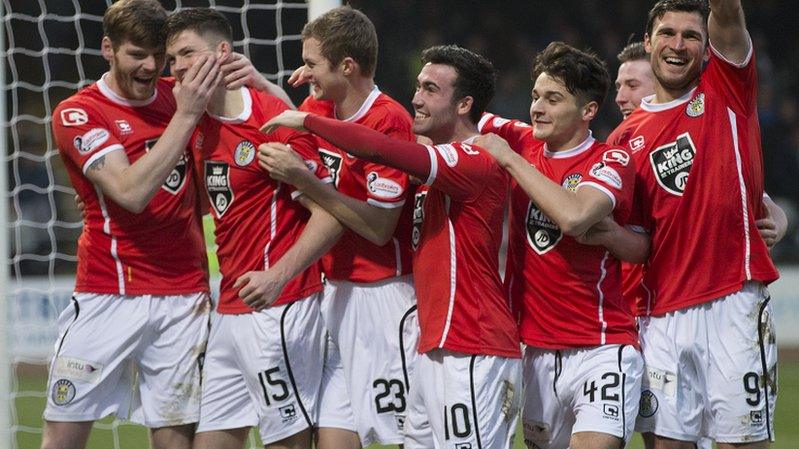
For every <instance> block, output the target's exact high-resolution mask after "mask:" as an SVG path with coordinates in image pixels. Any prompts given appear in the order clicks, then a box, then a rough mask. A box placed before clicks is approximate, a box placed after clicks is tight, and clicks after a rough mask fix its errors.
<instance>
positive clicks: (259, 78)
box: [220, 53, 296, 109]
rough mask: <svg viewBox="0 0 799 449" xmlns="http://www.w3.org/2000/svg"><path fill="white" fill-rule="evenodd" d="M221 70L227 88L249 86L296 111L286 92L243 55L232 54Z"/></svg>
mask: <svg viewBox="0 0 799 449" xmlns="http://www.w3.org/2000/svg"><path fill="white" fill-rule="evenodd" d="M220 68H221V70H222V75H223V76H224V78H223V80H222V81H223V82H224V83H225V87H226V88H228V89H238V88H239V87H241V86H249V87H252V88H254V89H257V90H259V91H261V92H266V93H268V94H270V95H272V96H274V97H277V98H278V99H280V101H282V102H283V103H286V105H287V106H288V107H290V108H291V109H296V107H295V106H294V102H293V101H291V97H289V96H288V94H287V93H286V91H285V90H283V88H282V87H280V86H278V85H277V84H275V83H273V82H271V81H269V80H268V79H266V77H265V76H263V74H261V72H259V71H258V70H257V69H256V68H255V66H254V65H253V64H252V61H250V60H249V59H248V58H247V57H246V56H244V55H242V54H241V53H231V54H230V56H228V58H227V59H225V61H224V62H223V63H222V66H221V67H220Z"/></svg>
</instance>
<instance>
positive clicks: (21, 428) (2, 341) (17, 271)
mask: <svg viewBox="0 0 799 449" xmlns="http://www.w3.org/2000/svg"><path fill="white" fill-rule="evenodd" d="M110 3H111V0H2V11H1V12H0V15H2V18H3V28H4V30H3V31H4V32H3V33H2V34H1V35H0V41H2V46H3V49H4V50H5V56H4V58H3V61H2V65H3V68H2V70H0V77H3V76H4V78H0V85H2V87H3V94H4V95H3V96H2V97H1V98H0V117H2V119H3V120H4V123H3V127H2V130H1V131H0V133H2V135H0V148H2V151H0V155H1V156H2V157H3V159H2V162H3V163H2V165H0V183H2V185H3V188H4V189H5V197H4V198H3V200H2V201H0V232H3V235H2V236H0V257H2V259H0V260H2V261H3V262H4V264H3V266H2V269H0V447H12V448H36V447H39V445H40V441H41V432H42V415H41V414H42V410H43V408H44V404H45V400H46V395H47V392H46V391H45V383H46V376H47V373H46V363H47V362H48V360H49V357H50V354H51V352H52V350H53V344H54V342H55V340H56V337H57V326H56V319H57V317H58V315H59V314H60V312H61V310H62V309H64V307H65V306H66V305H67V304H68V303H69V298H70V296H71V294H72V287H73V285H74V273H75V269H76V249H77V239H78V236H79V235H80V232H81V227H82V222H81V217H80V214H79V213H78V211H77V210H76V207H75V202H74V199H73V196H74V190H73V189H72V186H71V184H70V182H69V179H68V177H67V175H66V172H65V169H64V167H63V164H62V162H61V159H60V157H59V156H58V151H57V149H56V147H55V144H54V142H53V138H52V133H51V131H50V121H51V117H50V112H51V111H52V109H53V108H54V107H55V106H56V105H57V104H58V103H59V102H60V101H61V100H63V99H65V98H67V97H68V96H70V95H72V94H73V93H74V92H75V91H76V90H78V89H80V88H82V87H84V86H87V85H89V84H91V83H92V82H94V81H95V80H97V79H98V78H99V77H100V76H101V75H102V74H103V73H104V72H105V71H106V70H107V67H108V66H107V63H106V61H105V60H103V58H102V56H101V54H100V50H99V48H100V40H101V38H102V18H103V13H104V12H105V9H106V7H107V6H108V5H109V4H110ZM161 3H162V4H163V5H164V7H165V8H166V9H167V10H170V11H171V10H176V9H180V8H187V7H212V8H214V9H216V10H217V11H219V12H221V13H222V14H224V15H225V16H226V17H227V18H228V20H229V21H230V22H231V25H232V26H233V30H234V38H235V42H234V48H235V50H236V51H238V52H241V53H244V54H245V55H246V56H248V57H249V58H250V59H251V60H252V61H253V62H254V64H255V66H256V67H257V68H258V69H259V70H260V71H261V72H263V73H264V74H265V75H266V76H267V77H268V78H269V79H271V80H273V81H276V82H277V83H279V84H281V83H282V82H283V81H285V79H286V78H287V77H288V75H290V74H291V71H292V70H293V69H294V68H296V67H297V65H298V64H299V63H300V54H301V42H300V36H299V33H300V31H301V29H302V26H303V25H304V24H305V22H306V21H307V19H308V17H309V13H310V14H312V17H313V16H315V15H318V14H319V13H321V12H324V11H325V10H327V9H330V8H331V7H334V6H336V5H337V3H339V2H338V1H331V0H325V1H318V0H310V5H308V4H306V2H305V1H304V0H293V1H275V0H270V1H269V0H268V1H249V0H239V1H234V0H221V1H215V0H183V1H182V0H161ZM309 9H310V11H309ZM142 435H146V433H145V431H144V430H143V429H141V428H138V426H133V425H130V424H126V423H122V422H119V421H112V420H110V419H106V420H103V421H101V422H98V423H97V424H95V428H94V430H93V432H92V437H91V439H90V441H89V447H93V448H108V447H114V448H117V449H119V448H125V447H146V445H147V441H146V439H144V440H141V438H142ZM112 444H113V445H112Z"/></svg>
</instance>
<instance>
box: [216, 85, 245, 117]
mask: <svg viewBox="0 0 799 449" xmlns="http://www.w3.org/2000/svg"><path fill="white" fill-rule="evenodd" d="M207 110H208V112H209V113H211V114H213V115H216V116H218V117H226V118H232V117H238V116H239V115H241V113H242V111H244V97H242V95H241V89H233V90H227V89H225V87H224V86H219V87H217V88H216V90H214V93H213V94H211V99H210V101H208V108H207Z"/></svg>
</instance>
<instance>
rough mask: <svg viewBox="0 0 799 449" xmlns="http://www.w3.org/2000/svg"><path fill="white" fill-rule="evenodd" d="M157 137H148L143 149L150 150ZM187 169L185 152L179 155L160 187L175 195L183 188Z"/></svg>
mask: <svg viewBox="0 0 799 449" xmlns="http://www.w3.org/2000/svg"><path fill="white" fill-rule="evenodd" d="M156 142H158V139H150V140H148V141H147V142H146V143H145V144H144V151H146V152H148V153H149V152H150V150H151V149H152V148H153V146H155V144H156ZM187 170H188V165H187V159H186V153H185V152H184V153H183V154H181V155H180V159H178V163H177V164H175V168H173V169H172V171H171V172H170V173H169V176H167V177H166V181H164V185H162V186H161V188H162V189H164V190H166V191H167V192H169V193H171V194H172V195H177V194H178V192H180V189H182V188H183V185H184V184H186V174H187V173H186V172H187Z"/></svg>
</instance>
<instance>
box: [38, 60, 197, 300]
mask: <svg viewBox="0 0 799 449" xmlns="http://www.w3.org/2000/svg"><path fill="white" fill-rule="evenodd" d="M105 76H107V75H103V78H101V79H100V80H99V81H97V82H96V83H94V84H92V85H91V86H89V87H87V88H85V89H83V90H81V91H80V92H78V93H76V94H75V95H73V96H71V97H69V98H68V99H66V100H64V101H62V102H61V103H60V104H59V105H58V107H56V109H55V110H54V111H53V135H54V136H55V141H56V145H57V146H58V149H59V152H60V154H61V158H62V159H63V161H64V165H65V167H66V169H67V173H68V174H69V178H70V180H71V181H72V185H73V186H74V187H75V191H76V192H77V193H78V195H80V197H81V199H82V200H83V203H84V204H85V219H84V226H83V232H81V235H80V238H79V239H78V272H77V279H76V282H75V291H76V292H86V293H110V294H119V295H145V294H151V295H174V294H186V293H193V292H200V291H208V275H207V258H206V254H205V243H204V240H203V234H202V224H201V221H200V215H199V208H198V207H197V198H198V197H197V195H198V193H197V187H196V184H195V180H194V177H193V176H194V174H193V171H192V164H193V161H192V160H191V158H190V157H187V156H188V152H186V153H184V156H183V157H182V158H181V159H180V161H179V162H178V164H177V165H176V166H175V169H174V170H173V171H172V174H171V175H170V176H169V178H167V180H166V182H165V183H164V185H163V186H162V187H161V189H160V190H159V191H158V193H156V194H155V196H153V198H152V200H151V201H150V203H149V204H148V205H147V207H146V208H145V209H144V211H142V212H141V213H139V214H134V213H132V212H129V211H127V210H126V209H124V208H122V207H121V206H119V205H117V204H116V203H114V201H113V200H111V199H110V198H107V197H105V196H104V195H103V194H102V192H101V191H100V189H99V188H98V187H97V186H95V185H94V184H93V183H92V182H91V181H90V180H89V179H88V178H87V177H86V176H85V175H84V173H86V171H87V170H88V169H89V166H90V165H91V164H92V162H94V161H96V160H97V159H99V158H100V157H102V156H104V155H106V154H108V153H111V152H112V151H124V152H125V154H126V155H127V156H128V160H130V162H131V164H132V163H134V162H136V161H137V160H138V159H139V158H140V157H142V156H143V155H144V154H146V153H147V151H149V149H150V148H151V147H152V145H153V144H155V142H156V141H157V140H158V138H159V137H160V136H161V134H163V132H164V129H165V128H166V126H167V124H168V123H169V121H170V119H171V118H172V115H173V114H174V113H175V98H174V96H173V95H172V86H173V84H172V83H173V81H171V80H170V79H167V80H164V79H161V80H159V81H158V83H157V86H156V91H155V93H154V94H153V96H152V97H151V98H149V99H147V100H144V101H133V100H127V99H124V98H122V97H120V96H119V95H117V94H116V93H114V92H113V91H112V90H111V88H110V87H109V86H108V85H107V84H106V83H105Z"/></svg>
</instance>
